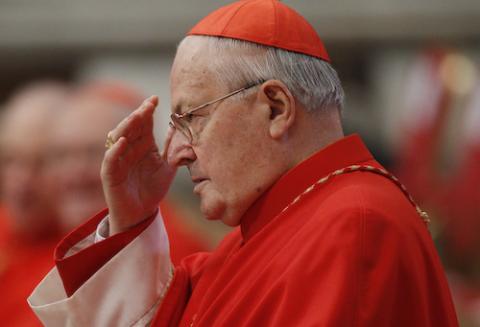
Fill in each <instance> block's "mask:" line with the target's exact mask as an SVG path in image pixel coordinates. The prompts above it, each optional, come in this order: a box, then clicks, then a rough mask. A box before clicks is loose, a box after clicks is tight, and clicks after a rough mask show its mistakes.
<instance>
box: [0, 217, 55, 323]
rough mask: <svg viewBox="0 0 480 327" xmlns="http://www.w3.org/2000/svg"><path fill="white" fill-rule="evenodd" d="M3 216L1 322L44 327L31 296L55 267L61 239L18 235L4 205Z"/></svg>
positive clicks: (0, 228) (0, 238)
mask: <svg viewBox="0 0 480 327" xmlns="http://www.w3.org/2000/svg"><path fill="white" fill-rule="evenodd" d="M0 215H1V216H0V325H2V326H15V327H22V326H25V327H31V326H42V325H41V323H40V321H39V320H38V318H37V317H35V314H34V313H33V312H32V310H31V309H30V307H29V306H28V303H27V297H28V295H29V294H30V293H31V292H32V289H33V288H34V287H35V285H37V284H38V283H39V282H40V281H41V280H42V278H43V276H44V275H45V274H46V273H47V272H48V270H49V269H50V268H51V266H52V264H53V262H54V261H53V254H52V251H53V249H54V248H55V244H56V243H57V242H58V240H59V238H49V239H42V240H26V239H21V238H18V237H16V235H15V234H13V233H12V232H11V229H10V227H9V217H7V215H6V213H5V212H4V210H3V208H2V210H1V213H0Z"/></svg>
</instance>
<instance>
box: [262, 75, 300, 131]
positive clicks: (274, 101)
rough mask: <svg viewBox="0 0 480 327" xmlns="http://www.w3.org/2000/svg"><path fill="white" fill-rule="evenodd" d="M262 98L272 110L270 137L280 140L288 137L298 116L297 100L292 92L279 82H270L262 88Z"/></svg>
mask: <svg viewBox="0 0 480 327" xmlns="http://www.w3.org/2000/svg"><path fill="white" fill-rule="evenodd" d="M260 98H261V100H262V101H263V102H265V103H266V104H267V105H268V107H269V110H270V128H269V131H270V136H271V137H272V138H274V139H279V138H281V137H282V136H284V135H286V133H287V132H288V129H289V128H290V126H292V124H293V122H294V121H295V114H296V106H295V98H294V97H293V95H292V93H291V92H290V90H289V89H288V88H287V86H286V85H285V84H284V83H283V82H281V81H279V80H268V81H266V82H265V83H263V84H262V86H261V91H260Z"/></svg>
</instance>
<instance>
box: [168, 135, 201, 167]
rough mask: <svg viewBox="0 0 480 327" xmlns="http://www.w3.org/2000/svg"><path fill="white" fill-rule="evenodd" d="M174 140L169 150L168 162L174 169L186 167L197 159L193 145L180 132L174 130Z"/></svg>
mask: <svg viewBox="0 0 480 327" xmlns="http://www.w3.org/2000/svg"><path fill="white" fill-rule="evenodd" d="M172 133H173V134H172V136H171V137H172V139H171V141H170V144H169V146H168V150H167V161H168V164H169V165H170V166H172V167H179V166H185V165H188V164H190V163H192V162H193V161H195V160H196V159H197V156H196V154H195V151H193V148H192V145H191V144H190V143H189V142H188V139H187V137H186V136H185V135H183V133H181V132H180V131H179V130H177V129H174V130H173V132H172Z"/></svg>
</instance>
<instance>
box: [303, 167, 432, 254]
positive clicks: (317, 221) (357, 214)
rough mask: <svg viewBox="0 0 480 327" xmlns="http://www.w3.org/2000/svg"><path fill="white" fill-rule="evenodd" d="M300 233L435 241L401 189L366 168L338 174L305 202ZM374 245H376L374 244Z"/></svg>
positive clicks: (319, 237) (354, 240) (360, 240)
mask: <svg viewBox="0 0 480 327" xmlns="http://www.w3.org/2000/svg"><path fill="white" fill-rule="evenodd" d="M300 210H303V212H302V217H303V218H302V219H305V224H304V226H303V227H302V231H301V233H299V235H301V237H302V238H304V239H311V240H312V241H313V242H324V241H325V238H326V235H328V237H327V238H328V239H330V238H331V239H332V240H333V241H335V243H336V244H337V245H338V244H339V243H341V242H349V243H351V244H357V246H360V244H363V245H365V244H366V243H370V242H373V243H375V242H377V243H376V244H377V245H378V244H379V242H394V241H395V242H397V244H398V245H399V246H401V245H402V244H405V243H410V245H411V244H418V241H419V240H420V241H421V242H423V243H428V242H431V239H430V235H429V233H428V229H427V228H426V226H425V224H424V222H423V221H422V219H421V217H420V216H419V214H418V213H417V211H416V208H415V207H414V205H413V204H412V203H411V202H410V201H409V199H408V198H407V196H406V195H405V194H404V193H403V192H402V190H401V189H400V188H399V187H398V186H397V185H396V184H395V183H393V182H392V181H391V180H389V179H388V178H385V177H383V176H380V175H376V174H373V173H368V172H355V173H350V174H346V175H342V176H336V177H334V178H333V179H332V180H331V181H330V182H329V183H328V184H327V185H325V186H323V187H321V188H320V189H319V190H318V191H315V192H314V194H312V195H311V196H310V197H309V198H308V199H306V201H305V204H304V205H303V208H301V209H300ZM373 243H372V244H371V245H374V244H373Z"/></svg>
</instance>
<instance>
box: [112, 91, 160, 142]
mask: <svg viewBox="0 0 480 327" xmlns="http://www.w3.org/2000/svg"><path fill="white" fill-rule="evenodd" d="M157 104H158V97H157V96H152V97H150V98H148V99H146V100H145V101H144V102H143V103H142V105H140V107H139V108H137V109H136V110H135V111H134V112H132V113H131V114H130V115H129V116H128V117H126V118H125V119H123V120H122V121H121V122H120V123H119V124H118V125H117V127H115V128H114V129H113V130H112V131H110V133H109V135H110V136H111V138H112V140H113V141H114V142H116V141H117V140H118V139H119V138H120V137H122V136H125V137H127V138H128V139H129V140H130V141H132V140H134V139H136V138H137V137H139V136H140V135H141V134H142V132H143V133H144V132H145V129H146V131H147V132H149V130H152V133H153V112H154V111H155V107H156V106H157Z"/></svg>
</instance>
